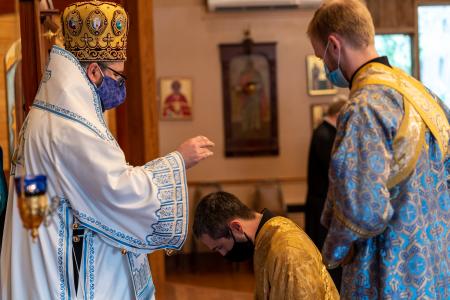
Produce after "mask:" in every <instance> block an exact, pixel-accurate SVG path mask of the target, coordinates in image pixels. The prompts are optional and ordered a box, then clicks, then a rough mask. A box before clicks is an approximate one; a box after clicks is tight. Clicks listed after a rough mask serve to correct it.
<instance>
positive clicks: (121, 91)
mask: <svg viewBox="0 0 450 300" xmlns="http://www.w3.org/2000/svg"><path fill="white" fill-rule="evenodd" d="M100 72H101V73H102V75H103V80H102V83H101V84H100V86H98V87H97V89H96V90H97V95H98V96H99V98H100V101H101V102H102V109H103V111H105V110H109V109H113V108H115V107H117V106H119V105H120V104H122V103H123V102H124V101H125V97H126V95H127V90H126V88H125V82H123V81H121V82H119V81H117V80H114V79H112V78H111V77H108V76H105V75H104V74H103V72H102V71H101V69H100Z"/></svg>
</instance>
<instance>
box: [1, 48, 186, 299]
mask: <svg viewBox="0 0 450 300" xmlns="http://www.w3.org/2000/svg"><path fill="white" fill-rule="evenodd" d="M19 143H20V144H19V146H18V148H17V149H16V152H15V158H14V162H13V165H12V168H11V171H12V176H11V177H13V175H16V176H19V175H24V174H28V175H36V174H44V175H47V177H48V196H49V197H53V196H58V197H59V198H60V199H61V200H60V204H59V206H58V207H57V209H56V211H55V213H54V214H53V215H52V216H51V222H50V224H49V226H47V227H46V226H44V225H41V227H40V228H39V238H38V240H37V242H36V243H33V242H32V239H31V237H30V234H29V232H28V231H27V230H25V229H24V228H23V225H22V222H21V219H20V217H19V211H18V206H17V197H16V193H15V192H14V188H13V181H12V179H13V178H11V181H10V191H9V196H10V198H9V200H8V207H7V217H6V222H5V230H4V237H3V249H2V253H1V262H0V264H1V265H0V267H1V273H0V294H1V297H0V298H1V299H3V300H6V299H42V300H48V299H108V300H113V299H120V300H124V299H153V298H154V297H155V291H154V285H153V283H152V277H151V272H150V269H149V266H148V261H147V254H148V253H150V252H152V251H154V250H158V249H180V248H181V246H182V244H183V242H184V240H185V238H186V233H187V224H188V220H187V218H188V204H187V201H188V194H187V185H186V184H187V183H186V178H185V166H184V161H183V158H182V157H181V155H180V154H179V153H178V152H173V153H171V154H169V155H167V156H165V157H162V158H159V159H156V160H153V161H151V162H149V163H147V164H145V165H144V166H138V167H133V166H130V165H128V164H127V162H126V160H125V156H124V153H123V152H122V150H121V149H120V147H119V146H118V144H117V143H116V141H115V139H114V138H113V137H112V135H111V133H110V132H109V130H108V127H107V125H106V124H105V121H104V119H103V114H102V110H101V104H100V100H99V98H98V96H97V94H96V92H95V87H94V85H92V84H91V82H90V81H89V79H88V78H87V76H86V73H85V71H84V69H83V68H82V67H81V66H80V64H79V62H78V60H77V59H76V58H75V57H74V56H73V55H72V54H71V53H70V52H68V51H66V50H64V49H62V48H59V47H56V46H55V47H53V48H52V51H51V54H50V59H49V63H48V65H47V68H46V70H45V73H44V76H43V79H42V82H41V84H40V86H39V90H38V93H37V95H36V99H35V101H34V104H33V107H32V108H31V111H30V113H29V114H28V116H27V118H26V120H25V122H24V125H23V127H22V130H21V134H20V141H19ZM74 223H78V224H80V226H81V227H83V228H84V239H83V256H82V259H81V264H80V266H79V267H80V271H79V274H80V275H79V284H78V293H77V295H75V286H74V279H73V277H74V272H73V266H72V264H73V263H72V247H73V245H72V238H73V236H72V235H73V230H72V226H73V224H74ZM125 250H126V254H125V255H123V254H122V253H125Z"/></svg>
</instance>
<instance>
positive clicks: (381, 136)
mask: <svg viewBox="0 0 450 300" xmlns="http://www.w3.org/2000/svg"><path fill="white" fill-rule="evenodd" d="M352 84H353V88H352V90H351V94H350V98H351V103H350V104H349V105H348V106H347V107H345V108H344V109H343V111H342V113H341V115H340V118H339V121H338V132H337V136H336V142H335V145H334V150H333V155H332V161H331V165H330V188H329V192H328V197H327V202H326V204H325V208H324V211H323V214H322V223H323V224H324V225H325V226H326V227H328V229H329V231H328V235H327V238H326V241H325V244H324V247H323V250H322V254H323V258H324V261H325V263H326V265H327V266H328V267H330V268H332V267H335V266H337V265H344V268H343V278H342V289H341V297H342V298H343V299H450V232H449V227H450V226H449V224H450V223H449V222H450V197H449V190H448V183H447V180H448V177H449V171H450V169H449V167H450V163H449V156H448V150H447V148H448V142H449V139H448V133H449V125H448V117H449V116H450V114H449V111H448V109H447V108H446V107H445V105H443V104H442V102H441V101H440V100H439V99H437V98H436V97H434V96H432V95H431V94H430V93H429V92H428V91H427V90H426V89H425V88H424V87H423V86H422V85H421V84H420V83H419V82H418V81H415V80H414V79H412V78H411V77H409V76H407V75H405V74H403V73H401V72H400V71H399V70H397V69H395V68H394V69H391V68H389V67H387V66H385V65H382V64H380V63H369V64H368V65H366V66H364V67H363V68H362V69H361V70H359V71H358V73H357V74H356V76H355V77H354V80H353V82H352Z"/></svg>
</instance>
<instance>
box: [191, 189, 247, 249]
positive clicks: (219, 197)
mask: <svg viewBox="0 0 450 300" xmlns="http://www.w3.org/2000/svg"><path fill="white" fill-rule="evenodd" d="M234 218H240V219H244V220H251V219H254V218H255V214H254V212H253V211H252V210H251V209H250V208H248V207H247V206H246V205H245V204H243V203H242V202H241V201H239V199H238V198H236V196H234V195H232V194H230V193H226V192H217V193H212V194H209V195H207V196H205V197H204V198H203V199H201V200H200V202H199V204H198V205H197V209H196V211H195V217H194V225H193V230H194V236H195V237H196V238H199V237H200V236H202V235H203V234H207V235H209V236H210V237H211V238H212V239H214V240H217V239H220V238H222V237H226V238H229V237H230V231H229V228H228V222H229V221H230V220H232V219H234Z"/></svg>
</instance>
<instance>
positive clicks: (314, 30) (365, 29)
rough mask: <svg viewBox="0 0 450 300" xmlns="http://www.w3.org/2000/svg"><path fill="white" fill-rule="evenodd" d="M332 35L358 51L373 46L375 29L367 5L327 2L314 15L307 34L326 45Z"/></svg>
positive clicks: (350, 0) (358, 1)
mask: <svg viewBox="0 0 450 300" xmlns="http://www.w3.org/2000/svg"><path fill="white" fill-rule="evenodd" d="M331 33H337V34H338V35H340V36H342V37H343V38H344V39H345V40H346V41H347V42H348V43H349V44H350V45H351V46H353V47H354V48H357V49H361V48H366V47H367V46H369V45H373V43H374V36H375V28H374V25H373V20H372V16H371V15H370V12H369V10H368V9H367V7H366V5H365V4H364V3H363V2H362V1H361V0H325V1H324V2H323V3H322V5H321V6H320V7H319V9H317V10H316V12H315V13H314V17H313V19H312V20H311V22H310V23H309V25H308V31H307V34H308V36H309V38H310V39H311V40H312V39H314V40H316V41H319V42H322V43H323V45H326V43H327V40H328V37H329V35H330V34H331Z"/></svg>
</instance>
